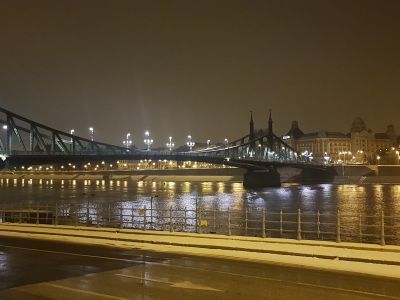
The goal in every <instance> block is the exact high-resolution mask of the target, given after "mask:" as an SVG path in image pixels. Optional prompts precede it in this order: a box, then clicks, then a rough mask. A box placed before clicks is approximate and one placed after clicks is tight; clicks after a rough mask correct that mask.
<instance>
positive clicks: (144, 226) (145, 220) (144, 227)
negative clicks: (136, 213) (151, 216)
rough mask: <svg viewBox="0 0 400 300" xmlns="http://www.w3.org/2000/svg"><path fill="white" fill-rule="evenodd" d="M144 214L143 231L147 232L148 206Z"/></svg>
mask: <svg viewBox="0 0 400 300" xmlns="http://www.w3.org/2000/svg"><path fill="white" fill-rule="evenodd" d="M143 210H144V212H143V231H145V230H146V226H147V208H146V205H145V206H144V208H143Z"/></svg>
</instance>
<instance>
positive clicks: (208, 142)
mask: <svg viewBox="0 0 400 300" xmlns="http://www.w3.org/2000/svg"><path fill="white" fill-rule="evenodd" d="M210 143H211V140H207V148H210Z"/></svg>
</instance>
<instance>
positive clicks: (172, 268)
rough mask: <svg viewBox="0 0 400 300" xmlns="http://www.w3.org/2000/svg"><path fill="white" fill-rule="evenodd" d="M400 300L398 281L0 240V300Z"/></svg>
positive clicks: (142, 252) (172, 256) (26, 241)
mask: <svg viewBox="0 0 400 300" xmlns="http://www.w3.org/2000/svg"><path fill="white" fill-rule="evenodd" d="M191 298H192V299H285V300H286V299H287V300H291V299H296V300H298V299H307V300H308V299H335V300H336V299H338V300H341V299H400V279H399V280H389V279H381V278H375V277H367V276H362V275H360V276H357V275H345V274H338V273H332V272H322V271H311V270H306V269H299V268H292V267H286V266H278V265H266V264H255V263H250V262H235V261H229V260H222V259H211V258H198V257H182V256H178V255H171V254H166V255H164V254H160V253H158V254H157V253H151V252H145V251H139V250H135V249H132V250H126V249H117V248H112V247H106V246H105V247H98V246H91V245H81V244H71V243H62V242H54V241H41V240H31V239H19V238H5V237H0V299H191Z"/></svg>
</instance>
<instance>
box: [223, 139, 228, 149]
mask: <svg viewBox="0 0 400 300" xmlns="http://www.w3.org/2000/svg"><path fill="white" fill-rule="evenodd" d="M228 145H229V141H228V139H227V138H225V139H224V146H225V148H228Z"/></svg>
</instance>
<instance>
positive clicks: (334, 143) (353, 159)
mask: <svg viewBox="0 0 400 300" xmlns="http://www.w3.org/2000/svg"><path fill="white" fill-rule="evenodd" d="M282 138H283V140H285V142H286V143H288V144H289V145H290V146H292V147H293V148H294V149H296V151H297V152H299V153H307V154H311V156H312V157H313V158H315V159H317V160H329V161H331V162H344V163H366V162H376V160H377V159H378V160H379V159H380V158H379V155H378V153H380V152H381V151H385V150H386V151H387V150H388V149H390V148H399V141H400V137H398V136H397V135H396V132H395V129H394V126H393V125H389V126H388V127H387V130H386V132H384V133H374V132H373V131H372V130H370V129H367V127H366V126H365V122H364V121H363V120H362V119H361V118H356V119H354V121H353V123H352V126H351V128H350V132H349V133H347V134H345V133H341V132H329V131H323V130H321V131H318V132H312V133H304V132H303V131H302V130H301V129H300V128H299V124H298V122H297V121H293V123H292V126H291V128H290V130H289V131H288V133H287V134H286V135H284V136H283V137H282Z"/></svg>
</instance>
